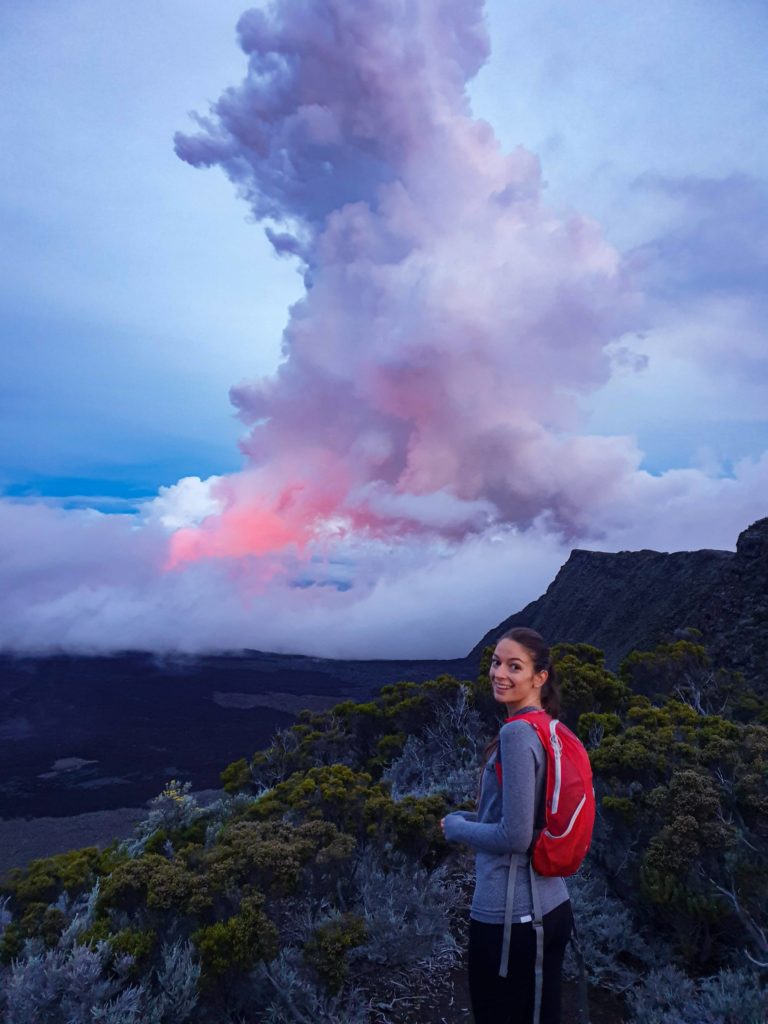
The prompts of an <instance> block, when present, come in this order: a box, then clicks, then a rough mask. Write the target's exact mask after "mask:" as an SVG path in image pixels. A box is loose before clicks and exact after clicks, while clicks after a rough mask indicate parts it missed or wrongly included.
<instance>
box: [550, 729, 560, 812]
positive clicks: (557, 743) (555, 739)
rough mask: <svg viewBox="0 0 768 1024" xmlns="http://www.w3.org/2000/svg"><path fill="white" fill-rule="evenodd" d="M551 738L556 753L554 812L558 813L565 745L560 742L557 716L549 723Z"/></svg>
mask: <svg viewBox="0 0 768 1024" xmlns="http://www.w3.org/2000/svg"><path fill="white" fill-rule="evenodd" d="M549 738H550V740H551V741H552V751H553V753H554V755H555V788H554V790H553V791H552V814H557V808H558V804H559V803H560V783H561V780H562V768H561V765H560V756H561V754H562V752H563V745H562V743H561V742H560V737H559V736H558V735H557V719H556V718H553V719H552V721H551V722H550V723H549Z"/></svg>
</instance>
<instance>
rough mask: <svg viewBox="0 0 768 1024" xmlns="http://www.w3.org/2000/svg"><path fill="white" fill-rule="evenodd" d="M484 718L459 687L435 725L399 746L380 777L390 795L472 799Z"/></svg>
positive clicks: (453, 800)
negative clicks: (389, 787)
mask: <svg viewBox="0 0 768 1024" xmlns="http://www.w3.org/2000/svg"><path fill="white" fill-rule="evenodd" d="M481 735H482V721H481V719H480V715H479V714H478V713H477V711H476V710H475V709H474V708H473V707H472V706H471V704H470V702H469V689H468V687H466V686H461V687H459V690H458V692H457V694H456V696H455V697H454V698H453V700H451V701H448V702H446V704H445V706H444V707H443V708H441V710H440V716H439V718H438V719H437V720H436V721H435V723H434V724H433V725H430V726H427V728H426V729H424V730H423V731H422V732H421V733H419V734H418V735H411V736H409V737H408V739H407V740H406V741H405V746H404V747H403V751H402V753H401V754H400V756H399V757H398V758H396V759H395V760H394V761H393V762H392V764H391V765H390V767H389V768H388V769H387V770H386V771H385V772H384V774H383V776H382V778H383V780H384V781H385V782H389V783H390V785H391V787H392V798H393V799H394V800H401V799H402V798H403V797H405V796H418V797H421V796H429V795H431V794H434V793H443V794H445V796H446V797H447V799H448V800H449V801H450V802H451V803H452V804H460V803H463V802H464V801H466V800H471V799H474V797H475V795H476V793H477V781H478V774H479V763H480V757H481V753H482V740H481Z"/></svg>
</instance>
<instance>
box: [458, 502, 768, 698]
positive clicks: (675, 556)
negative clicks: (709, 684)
mask: <svg viewBox="0 0 768 1024" xmlns="http://www.w3.org/2000/svg"><path fill="white" fill-rule="evenodd" d="M523 625H525V626H532V627H533V628H534V629H537V630H539V631H540V632H541V633H542V634H543V635H544V636H546V637H547V639H548V640H550V641H551V642H553V643H555V642H563V641H569V642H573V643H579V642H580V643H590V644H594V645H595V646H596V647H600V648H601V649H602V650H604V651H605V654H606V659H607V662H608V665H609V666H610V667H611V668H616V667H617V666H618V664H619V662H620V661H621V660H622V658H624V657H625V655H627V654H628V653H629V652H630V651H631V650H633V649H638V650H647V649H650V648H652V647H653V646H655V644H657V643H658V642H659V641H661V640H664V639H665V638H668V637H669V636H670V635H671V634H672V633H673V632H674V630H676V629H679V628H683V627H689V628H690V627H694V628H696V629H700V630H701V631H702V633H703V634H704V637H703V642H704V643H705V644H706V645H707V646H708V647H709V649H710V651H711V652H712V654H713V656H714V658H715V661H716V663H718V664H724V665H730V666H732V667H735V668H738V669H740V670H741V671H743V672H744V673H745V674H746V675H747V676H748V677H749V678H750V679H751V680H752V683H753V685H755V686H756V688H757V689H760V690H762V691H763V692H765V691H768V518H766V519H760V520H758V522H756V523H753V524H752V526H750V527H749V528H748V529H746V530H744V532H743V533H742V534H740V536H739V539H738V543H737V545H736V551H735V552H732V551H709V550H705V551H677V552H674V553H671V554H666V553H663V552H659V551H620V552H618V553H616V554H609V553H606V552H602V551H578V550H577V551H574V552H572V554H571V557H570V558H569V559H568V561H567V562H566V563H565V565H564V566H563V567H562V569H561V570H560V572H559V573H558V574H557V576H556V577H555V579H554V580H553V582H552V583H551V584H550V586H549V588H548V589H547V592H546V593H545V594H544V595H543V596H542V597H540V598H538V599H537V600H536V601H532V602H531V603H530V604H529V605H527V606H526V607H525V608H523V610H522V611H520V612H517V613H516V614H515V615H512V616H510V617H509V618H508V619H505V620H504V621H503V622H501V623H499V625H498V626H496V627H495V629H492V630H490V631H489V632H488V633H486V635H485V636H484V637H483V639H482V640H481V641H480V643H479V644H477V646H476V647H475V648H474V649H473V650H472V652H471V654H470V658H473V657H477V656H478V655H479V654H480V652H481V651H482V649H483V647H485V646H486V645H487V644H491V643H493V642H494V640H495V638H496V637H497V636H498V635H499V633H502V632H503V631H504V630H505V629H510V628H511V627H512V626H523Z"/></svg>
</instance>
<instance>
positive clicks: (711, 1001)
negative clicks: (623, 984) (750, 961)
mask: <svg viewBox="0 0 768 1024" xmlns="http://www.w3.org/2000/svg"><path fill="white" fill-rule="evenodd" d="M629 1008H630V1011H631V1014H632V1016H631V1017H630V1021H629V1024H765V1019H766V1011H767V1010H768V1002H767V1001H766V993H765V989H764V987H763V986H762V985H761V984H760V979H759V977H758V975H757V974H756V972H752V971H747V970H741V971H732V970H722V971H720V972H719V973H718V974H716V975H713V976H711V977H709V978H704V979H702V980H700V981H698V982H695V983H694V982H693V981H692V980H691V979H690V978H688V977H686V975H684V974H683V973H682V972H681V971H679V970H678V969H677V968H676V967H673V966H667V967H662V968H660V969H659V970H655V971H652V972H651V973H650V975H649V976H648V978H647V979H646V981H645V982H644V984H642V985H640V986H638V987H637V988H636V989H634V990H633V991H632V992H631V993H630V995H629Z"/></svg>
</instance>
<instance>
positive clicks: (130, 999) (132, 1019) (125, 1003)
mask: <svg viewBox="0 0 768 1024" xmlns="http://www.w3.org/2000/svg"><path fill="white" fill-rule="evenodd" d="M143 996H144V992H143V989H142V988H140V987H138V986H135V985H133V986H131V987H130V988H126V989H123V991H122V992H121V993H120V994H119V995H117V996H115V998H114V999H111V1000H110V1001H109V1002H108V1003H107V1004H106V1005H105V1006H97V1007H94V1008H93V1009H92V1011H91V1018H90V1019H91V1020H92V1021H93V1022H94V1024H154V1020H153V1019H152V1018H147V1016H145V1013H144V999H143Z"/></svg>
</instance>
